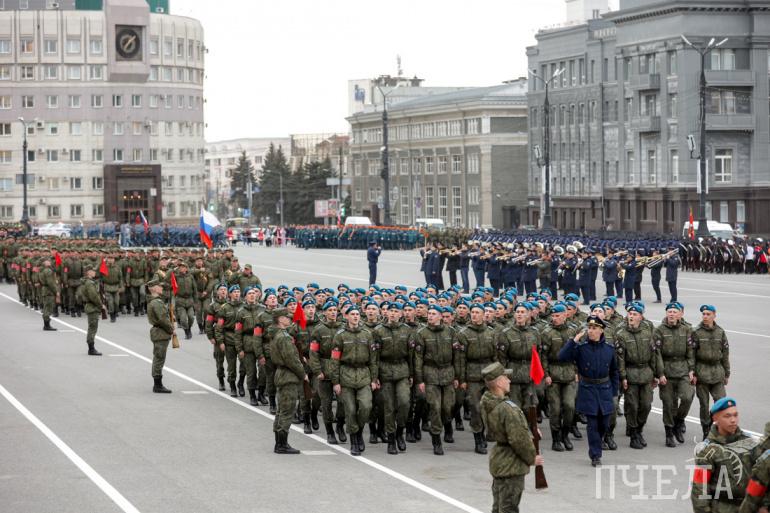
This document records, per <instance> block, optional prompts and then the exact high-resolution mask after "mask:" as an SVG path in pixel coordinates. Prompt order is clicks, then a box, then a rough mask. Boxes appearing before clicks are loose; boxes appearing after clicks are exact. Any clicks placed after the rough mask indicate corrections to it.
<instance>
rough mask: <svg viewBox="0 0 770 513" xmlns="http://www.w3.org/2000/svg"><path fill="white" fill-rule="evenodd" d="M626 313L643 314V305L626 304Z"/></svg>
mask: <svg viewBox="0 0 770 513" xmlns="http://www.w3.org/2000/svg"><path fill="white" fill-rule="evenodd" d="M626 312H636V313H640V314H643V313H644V305H642V304H640V303H636V302H632V303H628V304H626Z"/></svg>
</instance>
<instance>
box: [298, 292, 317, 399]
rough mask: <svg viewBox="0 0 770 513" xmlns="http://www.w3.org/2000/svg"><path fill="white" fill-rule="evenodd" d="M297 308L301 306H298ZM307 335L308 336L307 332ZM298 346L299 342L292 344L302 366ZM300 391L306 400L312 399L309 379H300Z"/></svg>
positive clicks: (300, 352) (300, 350) (301, 357)
mask: <svg viewBox="0 0 770 513" xmlns="http://www.w3.org/2000/svg"><path fill="white" fill-rule="evenodd" d="M297 308H302V307H300V306H298V307H297ZM308 336H310V334H309V333H308ZM299 346H300V344H297V343H295V344H294V347H296V348H297V356H299V363H301V364H302V366H303V367H304V366H305V364H304V363H303V362H302V359H303V358H304V356H302V349H300V347H299ZM305 375H306V376H307V372H306V373H305ZM302 393H303V395H304V396H305V400H306V401H310V400H311V399H313V389H312V388H311V387H310V381H308V380H305V379H303V380H302Z"/></svg>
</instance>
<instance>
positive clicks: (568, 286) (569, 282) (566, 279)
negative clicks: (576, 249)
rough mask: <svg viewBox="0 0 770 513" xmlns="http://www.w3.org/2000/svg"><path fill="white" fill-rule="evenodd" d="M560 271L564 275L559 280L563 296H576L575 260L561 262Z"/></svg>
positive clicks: (577, 291) (569, 259) (573, 258)
mask: <svg viewBox="0 0 770 513" xmlns="http://www.w3.org/2000/svg"><path fill="white" fill-rule="evenodd" d="M562 269H564V274H563V275H562V278H561V284H562V288H564V294H570V293H574V294H578V293H579V292H580V291H579V290H577V279H576V278H575V272H576V271H577V258H575V257H569V258H565V259H564V260H563V261H562Z"/></svg>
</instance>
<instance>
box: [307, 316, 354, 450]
mask: <svg viewBox="0 0 770 513" xmlns="http://www.w3.org/2000/svg"><path fill="white" fill-rule="evenodd" d="M322 311H323V317H322V319H321V321H320V322H319V323H318V324H316V326H315V327H314V328H313V330H312V331H311V332H310V358H309V362H308V363H309V365H310V371H311V374H312V376H313V389H314V390H316V393H317V394H318V396H319V397H320V399H321V415H322V417H323V421H324V427H325V428H326V442H327V443H329V444H331V445H336V444H337V437H335V436H334V428H333V422H334V416H333V413H332V399H333V397H334V396H333V390H332V382H331V371H330V365H331V354H332V349H333V340H332V339H333V338H334V335H335V334H336V333H337V331H338V330H339V329H340V327H341V325H340V323H339V322H337V312H338V308H337V303H336V302H335V301H327V302H326V303H324V305H323V307H322ZM344 426H345V416H344V408H343V407H342V402H341V401H339V402H338V403H337V434H338V435H339V439H340V442H343V443H344V442H346V441H347V435H345V428H344Z"/></svg>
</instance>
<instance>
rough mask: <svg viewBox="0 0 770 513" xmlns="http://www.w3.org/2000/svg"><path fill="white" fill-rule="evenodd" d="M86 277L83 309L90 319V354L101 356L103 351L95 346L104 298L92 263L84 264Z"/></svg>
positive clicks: (87, 336) (88, 339) (81, 294)
mask: <svg viewBox="0 0 770 513" xmlns="http://www.w3.org/2000/svg"><path fill="white" fill-rule="evenodd" d="M83 272H84V273H85V279H84V280H83V286H82V289H81V290H80V296H81V298H82V303H83V309H84V311H85V313H86V318H87V319H88V332H87V333H86V344H88V354H89V355H91V356H101V355H102V353H100V352H99V351H97V350H96V349H95V347H94V344H95V340H96V330H98V329H99V317H100V316H101V314H102V308H103V305H102V298H101V296H100V295H99V285H98V284H97V283H96V269H94V268H93V267H92V266H91V265H88V264H86V265H85V266H83Z"/></svg>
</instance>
